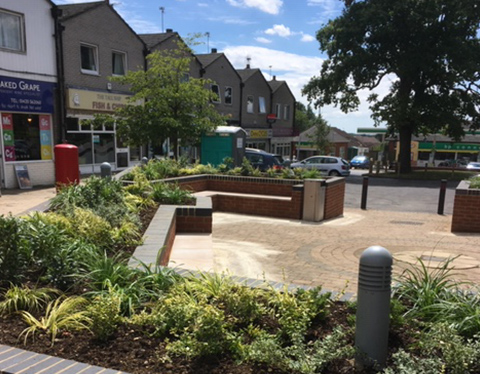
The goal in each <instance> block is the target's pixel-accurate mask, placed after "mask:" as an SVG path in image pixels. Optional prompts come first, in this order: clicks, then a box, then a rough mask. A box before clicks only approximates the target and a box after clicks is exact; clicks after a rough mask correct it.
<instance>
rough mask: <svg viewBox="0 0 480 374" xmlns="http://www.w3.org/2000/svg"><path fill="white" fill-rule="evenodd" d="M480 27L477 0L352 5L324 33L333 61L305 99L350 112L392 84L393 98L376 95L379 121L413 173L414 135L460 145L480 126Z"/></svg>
mask: <svg viewBox="0 0 480 374" xmlns="http://www.w3.org/2000/svg"><path fill="white" fill-rule="evenodd" d="M479 24H480V2H479V1H478V0H363V1H348V0H345V9H344V10H343V12H342V14H341V16H339V17H338V18H336V19H334V20H332V21H330V22H328V24H327V25H326V26H324V27H323V28H322V29H320V30H319V31H318V33H317V39H318V41H319V42H320V49H321V50H322V51H323V52H326V53H327V55H328V58H327V59H326V60H325V61H324V64H323V66H322V69H321V71H320V75H319V76H316V77H313V78H312V79H311V80H310V82H309V83H308V84H307V85H306V86H305V87H304V89H303V93H304V94H306V95H307V97H308V99H309V100H310V101H313V102H314V104H315V106H322V105H330V104H333V105H338V106H340V108H341V109H342V111H344V112H349V111H352V110H355V109H357V108H358V105H359V103H360V101H359V98H358V95H357V93H358V91H359V90H362V89H369V90H373V89H375V88H376V87H378V86H379V84H380V83H381V82H382V81H383V80H384V79H388V80H389V81H390V82H391V83H390V90H389V92H388V94H386V95H385V96H383V97H380V96H378V95H375V94H372V95H370V97H369V102H370V108H371V110H372V118H373V119H374V121H375V124H376V125H379V124H380V123H386V124H387V126H388V128H389V129H390V131H391V132H394V133H398V134H399V138H400V163H401V172H402V173H407V172H409V171H410V169H411V164H410V152H411V149H410V148H411V147H410V144H411V138H412V135H415V134H428V133H436V132H439V131H443V132H444V133H445V134H446V135H448V136H451V137H454V138H456V139H458V138H460V137H461V136H462V135H463V134H464V132H465V130H466V129H468V128H478V127H480V113H479V107H480V92H479V91H480V89H479V81H480V41H479Z"/></svg>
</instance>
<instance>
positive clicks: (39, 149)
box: [0, 76, 55, 189]
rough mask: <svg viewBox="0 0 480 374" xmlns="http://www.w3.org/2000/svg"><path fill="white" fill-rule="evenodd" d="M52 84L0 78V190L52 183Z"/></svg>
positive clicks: (53, 172)
mask: <svg viewBox="0 0 480 374" xmlns="http://www.w3.org/2000/svg"><path fill="white" fill-rule="evenodd" d="M54 88H55V83H52V82H43V81H36V80H29V79H21V78H14V77H6V76H0V119H1V126H0V133H1V139H0V157H1V162H0V177H1V187H3V188H7V189H11V188H18V187H19V186H20V187H22V188H28V187H32V186H38V185H53V184H54V183H55V165H54V162H53V123H52V117H53V111H54V97H53V93H54Z"/></svg>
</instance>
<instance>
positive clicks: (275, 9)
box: [227, 0, 283, 14]
mask: <svg viewBox="0 0 480 374" xmlns="http://www.w3.org/2000/svg"><path fill="white" fill-rule="evenodd" d="M227 3H229V4H230V5H232V6H235V7H239V8H256V9H259V10H261V11H262V12H265V13H268V14H278V13H280V9H281V7H282V5H283V1H282V0H227Z"/></svg>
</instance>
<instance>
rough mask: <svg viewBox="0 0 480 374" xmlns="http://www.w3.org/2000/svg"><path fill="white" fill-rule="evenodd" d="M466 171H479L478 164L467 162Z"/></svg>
mask: <svg viewBox="0 0 480 374" xmlns="http://www.w3.org/2000/svg"><path fill="white" fill-rule="evenodd" d="M467 170H480V162H469V163H468V165H467Z"/></svg>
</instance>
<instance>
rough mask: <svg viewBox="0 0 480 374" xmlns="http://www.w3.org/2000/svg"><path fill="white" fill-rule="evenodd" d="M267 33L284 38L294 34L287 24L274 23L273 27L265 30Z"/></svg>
mask: <svg viewBox="0 0 480 374" xmlns="http://www.w3.org/2000/svg"><path fill="white" fill-rule="evenodd" d="M265 34H268V35H278V36H281V37H282V38H286V37H288V36H290V35H292V31H290V28H289V27H287V26H285V25H273V27H272V28H270V29H267V30H265Z"/></svg>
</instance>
